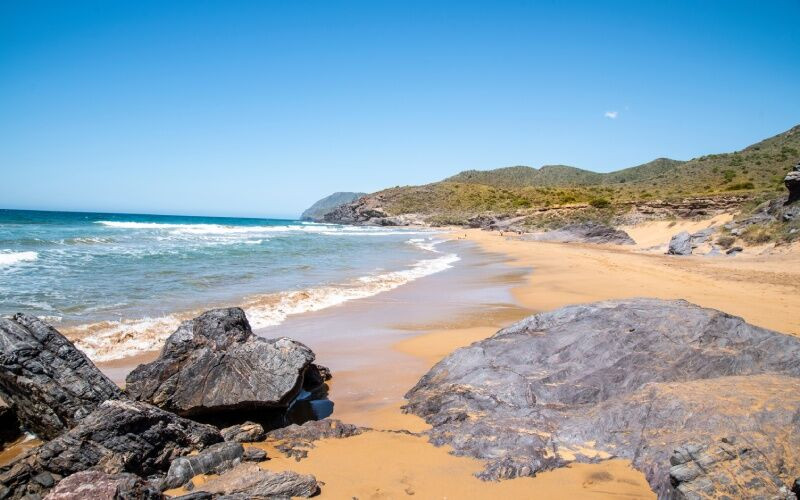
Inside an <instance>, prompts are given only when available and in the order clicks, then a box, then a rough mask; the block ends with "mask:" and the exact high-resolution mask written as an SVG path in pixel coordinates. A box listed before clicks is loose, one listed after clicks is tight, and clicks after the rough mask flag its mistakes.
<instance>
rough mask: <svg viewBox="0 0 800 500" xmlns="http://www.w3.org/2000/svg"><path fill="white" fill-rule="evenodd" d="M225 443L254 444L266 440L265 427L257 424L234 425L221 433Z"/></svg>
mask: <svg viewBox="0 0 800 500" xmlns="http://www.w3.org/2000/svg"><path fill="white" fill-rule="evenodd" d="M220 432H221V433H222V437H223V438H224V439H225V441H231V442H234V443H252V442H255V441H261V440H262V439H264V427H262V426H261V424H257V423H255V422H245V423H243V424H238V425H232V426H230V427H226V428H224V429H222V430H221V431H220Z"/></svg>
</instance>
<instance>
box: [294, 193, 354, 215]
mask: <svg viewBox="0 0 800 500" xmlns="http://www.w3.org/2000/svg"><path fill="white" fill-rule="evenodd" d="M366 194H367V193H351V192H341V191H340V192H336V193H333V194H332V195H329V196H326V197H325V198H322V199H321V200H319V201H317V202H316V203H314V204H313V205H311V206H310V207H308V208H307V209H306V210H305V211H304V212H303V213H302V214H301V215H300V220H307V221H315V222H320V221H322V218H323V217H324V216H325V214H327V213H328V212H330V211H332V210H334V209H336V208H338V207H340V206H342V205H344V204H346V203H350V202H351V201H355V200H357V199H359V198H361V197H362V196H364V195H366Z"/></svg>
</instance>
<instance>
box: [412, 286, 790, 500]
mask: <svg viewBox="0 0 800 500" xmlns="http://www.w3.org/2000/svg"><path fill="white" fill-rule="evenodd" d="M798 360H800V340H799V339H797V338H794V337H790V336H787V335H782V334H779V333H777V332H772V331H769V330H765V329H762V328H758V327H755V326H752V325H749V324H747V323H745V322H744V321H743V320H742V319H740V318H736V317H733V316H729V315H727V314H724V313H721V312H718V311H714V310H711V309H703V308H700V307H697V306H694V305H692V304H689V303H687V302H685V301H662V300H655V299H632V300H622V301H608V302H599V303H595V304H589V305H582V306H572V307H565V308H563V309H559V310H557V311H553V312H550V313H544V314H539V315H536V316H532V317H530V318H528V319H526V320H523V321H521V322H519V323H517V324H515V325H513V326H511V327H509V328H507V329H505V330H501V331H500V332H498V333H497V334H495V335H494V336H493V337H491V338H489V339H487V340H484V341H481V342H477V343H475V344H473V345H471V346H469V347H466V348H462V349H459V350H457V351H455V352H454V353H453V354H451V355H450V356H448V357H447V358H445V359H444V360H442V361H441V362H439V363H438V364H437V365H436V366H434V367H433V368H432V369H431V370H430V372H428V374H426V375H425V376H424V377H423V378H422V379H421V380H420V381H419V383H418V384H417V385H416V386H415V387H414V388H413V389H412V390H411V391H410V392H409V393H408V394H407V397H408V399H409V404H408V406H407V407H406V408H407V410H409V411H411V412H413V413H415V414H417V415H419V416H421V417H423V418H425V420H426V421H427V422H428V423H430V424H432V426H433V429H432V430H431V431H430V436H431V439H432V441H433V442H434V443H435V444H449V445H451V446H452V447H453V448H454V450H455V452H456V453H458V454H464V455H471V456H475V457H478V458H482V459H485V460H487V461H488V464H487V467H486V470H485V471H484V472H483V473H481V474H480V477H482V478H484V479H498V478H510V477H516V476H521V475H533V474H535V473H536V472H537V471H540V470H547V469H552V468H555V467H559V466H563V465H564V464H566V463H567V462H569V461H571V460H573V459H574V460H578V461H583V462H591V461H596V460H599V459H602V458H606V457H610V456H619V457H623V458H628V459H630V460H632V461H633V464H634V466H635V467H636V468H638V469H639V470H641V471H643V472H644V473H645V475H646V477H647V479H648V481H649V482H650V484H651V486H652V487H653V488H654V490H655V491H656V492H657V493H658V494H659V496H660V497H661V498H668V497H669V496H670V495H671V494H672V487H671V485H670V480H669V467H670V464H669V458H670V456H671V454H672V452H673V450H675V449H677V448H680V447H681V446H683V445H684V444H686V443H690V442H700V443H712V442H715V441H716V440H718V439H719V438H720V437H722V436H728V435H731V434H738V436H737V438H738V439H743V440H747V441H748V442H749V443H751V444H752V446H753V448H754V449H757V450H758V452H759V453H761V454H762V455H763V456H765V457H768V464H767V465H766V468H767V469H768V472H769V474H771V475H773V476H775V477H779V478H780V479H781V481H783V482H784V483H785V484H790V482H791V481H792V480H793V479H794V477H796V475H797V472H796V471H797V470H800V457H798V454H797V453H796V452H795V451H794V450H797V449H800V433H797V432H796V428H797V424H798V419H799V418H800V417H798V415H800V392H798V391H797V387H798V384H800V379H798V377H800V363H798ZM777 464H781V466H778V465H777ZM752 474H754V475H758V474H760V473H759V472H758V471H754V472H752ZM708 480H709V481H712V482H714V481H718V480H719V481H721V479H720V478H719V477H718V476H714V475H713V474H710V475H709V478H708ZM743 494H745V495H746V493H743Z"/></svg>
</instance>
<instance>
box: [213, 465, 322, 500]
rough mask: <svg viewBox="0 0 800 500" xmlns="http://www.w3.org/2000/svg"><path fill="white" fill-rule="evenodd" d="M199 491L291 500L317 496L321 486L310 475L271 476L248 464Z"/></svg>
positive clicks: (294, 473)
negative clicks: (288, 499) (290, 499)
mask: <svg viewBox="0 0 800 500" xmlns="http://www.w3.org/2000/svg"><path fill="white" fill-rule="evenodd" d="M198 490H200V491H205V492H208V493H212V494H214V495H231V496H232V497H233V498H242V499H261V498H290V497H310V496H312V495H315V494H316V493H317V492H318V491H319V484H318V483H317V480H316V479H315V478H314V476H312V475H309V474H298V473H296V472H288V471H287V472H272V471H267V470H264V469H262V468H261V467H259V466H258V465H256V464H253V463H246V464H241V465H239V466H238V467H236V468H234V469H233V470H231V471H229V472H227V473H225V474H224V475H222V476H220V477H219V478H216V479H212V480H211V481H208V482H206V483H204V484H203V485H202V486H200V487H198ZM200 491H198V494H199V493H200Z"/></svg>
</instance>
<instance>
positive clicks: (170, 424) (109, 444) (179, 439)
mask: <svg viewBox="0 0 800 500" xmlns="http://www.w3.org/2000/svg"><path fill="white" fill-rule="evenodd" d="M220 441H222V436H221V435H220V433H219V431H218V430H217V429H215V428H214V427H212V426H210V425H205V424H200V423H197V422H193V421H191V420H187V419H184V418H181V417H178V416H176V415H173V414H172V413H168V412H166V411H163V410H161V409H159V408H156V407H154V406H151V405H149V404H146V403H141V402H135V401H128V400H108V401H106V402H104V403H102V404H101V405H100V406H99V407H98V408H97V409H96V410H95V411H94V412H92V413H90V414H89V415H87V416H86V417H84V418H83V419H82V420H81V421H80V422H79V423H78V425H76V426H75V427H74V428H72V429H71V430H70V431H68V432H66V433H64V434H62V435H60V436H59V437H57V438H55V439H53V440H51V441H48V442H47V443H45V444H43V445H41V446H39V447H38V448H35V449H33V450H31V451H30V452H29V453H28V454H27V455H25V456H24V457H22V458H20V459H19V460H17V461H15V462H14V463H12V464H11V465H9V466H6V467H4V468H2V469H0V483H2V484H3V485H5V487H7V488H8V489H9V496H8V498H22V497H23V496H24V495H26V494H29V493H30V494H38V495H42V494H43V493H45V492H46V491H47V490H49V489H50V488H51V487H52V486H53V485H54V484H55V483H57V482H58V481H60V480H61V479H62V478H64V477H66V476H69V475H71V474H75V473H77V472H82V471H85V470H89V469H93V470H99V471H102V472H104V473H107V474H118V473H121V472H130V473H133V474H136V475H138V476H142V477H148V476H151V475H159V474H163V473H165V472H166V471H167V469H168V468H169V466H170V464H171V463H172V461H173V460H174V459H175V458H177V457H180V456H183V455H187V454H189V453H191V452H194V451H199V450H202V449H203V448H205V447H207V446H209V445H212V444H214V443H218V442H220Z"/></svg>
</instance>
